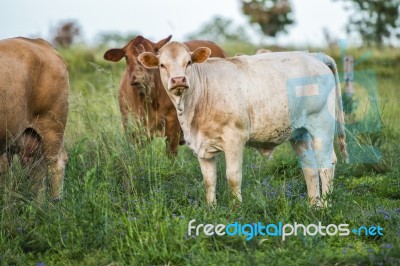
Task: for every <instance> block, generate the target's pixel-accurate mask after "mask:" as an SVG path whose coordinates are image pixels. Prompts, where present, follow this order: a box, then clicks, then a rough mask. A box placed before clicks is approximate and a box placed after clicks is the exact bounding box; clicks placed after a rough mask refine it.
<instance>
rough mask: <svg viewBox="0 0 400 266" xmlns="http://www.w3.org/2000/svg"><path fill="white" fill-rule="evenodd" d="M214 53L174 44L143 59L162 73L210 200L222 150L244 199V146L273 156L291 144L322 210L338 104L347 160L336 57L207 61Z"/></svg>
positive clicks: (333, 159) (297, 55)
mask: <svg viewBox="0 0 400 266" xmlns="http://www.w3.org/2000/svg"><path fill="white" fill-rule="evenodd" d="M209 54H210V50H209V49H208V48H198V49H197V50H195V51H194V52H193V53H191V52H190V51H189V49H188V48H187V46H186V45H184V44H182V43H177V42H171V43H168V44H166V45H164V46H163V47H162V48H161V49H160V51H159V54H158V55H155V54H153V53H149V52H145V53H142V54H141V55H140V56H139V61H140V62H141V63H142V64H143V65H145V66H146V67H148V68H151V69H156V68H159V71H160V74H161V80H162V82H163V85H164V87H165V89H166V91H167V93H168V96H169V97H170V98H171V100H172V102H173V104H174V106H175V107H176V109H177V111H178V118H179V122H180V124H181V126H182V129H183V133H184V136H185V140H186V142H187V144H188V145H189V147H190V148H191V149H192V150H193V151H194V152H195V154H196V155H197V157H198V160H199V162H200V167H201V171H202V174H203V178H204V183H205V186H206V192H207V201H208V203H209V204H212V203H214V202H215V201H216V195H215V187H216V174H217V170H216V159H215V155H216V154H217V153H219V152H222V151H223V152H224V153H225V159H226V166H227V169H226V176H227V179H228V183H229V185H230V187H231V189H232V192H233V195H234V196H235V197H236V198H237V199H238V200H239V201H241V200H242V195H241V182H242V162H243V153H244V147H245V144H247V145H248V146H251V147H255V148H257V149H258V150H259V151H260V152H261V153H262V154H264V155H267V156H269V155H270V154H271V153H272V151H273V150H274V148H275V147H276V146H277V145H280V144H281V143H283V142H285V141H287V140H289V141H290V142H291V144H292V146H293V148H294V150H295V151H296V154H297V155H298V158H299V161H300V163H301V165H302V168H303V173H304V176H305V179H306V183H307V190H308V195H309V197H310V200H311V204H313V205H318V206H320V205H325V204H326V201H323V200H324V199H325V196H326V194H327V193H328V192H329V191H330V190H331V189H332V180H333V176H334V166H335V164H336V156H335V152H334V149H333V139H334V134H335V125H336V124H337V123H336V119H335V117H336V112H335V105H337V117H338V121H339V122H340V123H339V127H338V132H339V144H340V147H341V151H342V153H343V155H344V156H346V145H345V132H344V127H343V110H342V103H341V93H340V85H339V80H338V75H337V69H336V65H335V62H334V61H333V59H332V58H330V57H328V56H326V55H323V54H319V55H310V54H308V53H304V52H281V53H262V54H258V55H253V56H238V57H232V58H227V59H221V58H211V59H208V56H209ZM201 63H202V64H201ZM319 178H321V187H322V189H321V190H322V195H321V191H320V181H319Z"/></svg>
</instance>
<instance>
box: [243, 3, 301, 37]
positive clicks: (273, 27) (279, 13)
mask: <svg viewBox="0 0 400 266" xmlns="http://www.w3.org/2000/svg"><path fill="white" fill-rule="evenodd" d="M241 2H242V11H243V14H245V15H246V16H248V17H249V20H250V23H252V24H256V25H258V26H259V27H260V30H261V32H262V33H263V34H264V35H266V36H270V37H275V36H276V35H277V34H279V33H281V32H286V29H287V26H289V25H291V24H293V22H294V21H293V19H292V17H291V12H292V9H291V5H290V2H289V1H288V0H241Z"/></svg>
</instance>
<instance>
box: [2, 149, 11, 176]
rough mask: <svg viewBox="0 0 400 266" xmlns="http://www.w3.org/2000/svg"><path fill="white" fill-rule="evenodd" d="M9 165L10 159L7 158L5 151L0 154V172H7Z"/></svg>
mask: <svg viewBox="0 0 400 266" xmlns="http://www.w3.org/2000/svg"><path fill="white" fill-rule="evenodd" d="M9 166H10V161H9V160H8V156H7V153H6V152H5V153H3V154H2V155H0V174H3V173H5V172H7V170H8V168H9Z"/></svg>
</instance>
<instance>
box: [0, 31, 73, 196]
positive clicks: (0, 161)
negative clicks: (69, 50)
mask: <svg viewBox="0 0 400 266" xmlns="http://www.w3.org/2000/svg"><path fill="white" fill-rule="evenodd" d="M68 90H69V82H68V71H67V67H66V65H65V63H64V61H63V59H62V58H61V57H60V55H59V54H58V53H57V52H56V51H55V50H54V49H53V48H52V47H51V45H50V44H49V43H48V42H46V41H44V40H42V39H28V38H22V37H19V38H13V39H6V40H1V41H0V171H1V170H2V171H6V170H7V168H8V167H9V164H10V163H11V160H12V156H13V155H14V154H18V155H19V157H20V158H21V163H22V165H24V166H30V167H31V168H33V169H32V170H33V172H32V176H33V177H34V179H35V189H34V190H36V192H37V190H38V189H39V188H40V186H41V183H42V182H43V178H44V177H45V175H46V173H47V166H48V167H49V168H50V172H51V180H50V183H51V197H52V198H53V199H59V198H60V197H61V194H62V187H63V179H64V169H65V164H66V161H67V154H66V152H65V149H64V129H65V124H66V121H67V113H68Z"/></svg>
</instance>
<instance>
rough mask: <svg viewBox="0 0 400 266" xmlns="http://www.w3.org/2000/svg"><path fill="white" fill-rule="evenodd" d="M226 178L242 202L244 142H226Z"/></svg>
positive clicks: (236, 196)
mask: <svg viewBox="0 0 400 266" xmlns="http://www.w3.org/2000/svg"><path fill="white" fill-rule="evenodd" d="M224 151H225V160H226V178H227V179H228V184H229V187H230V188H231V191H232V194H233V196H234V197H235V198H236V199H237V200H238V201H240V202H242V191H241V186H242V164H243V152H244V144H243V143H240V142H238V141H233V142H232V143H231V144H228V143H227V142H225V148H224Z"/></svg>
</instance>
